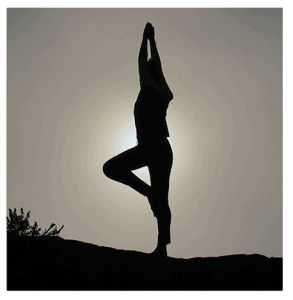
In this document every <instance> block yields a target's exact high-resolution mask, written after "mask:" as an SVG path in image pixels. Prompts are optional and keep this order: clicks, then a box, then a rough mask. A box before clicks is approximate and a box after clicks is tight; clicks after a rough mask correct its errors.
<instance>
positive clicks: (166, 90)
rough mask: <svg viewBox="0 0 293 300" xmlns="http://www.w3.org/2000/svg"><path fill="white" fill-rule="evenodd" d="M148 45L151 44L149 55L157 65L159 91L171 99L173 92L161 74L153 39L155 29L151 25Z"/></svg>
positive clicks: (160, 64)
mask: <svg viewBox="0 0 293 300" xmlns="http://www.w3.org/2000/svg"><path fill="white" fill-rule="evenodd" d="M149 40H150V45H151V56H152V60H153V61H154V62H155V63H156V67H157V71H158V73H159V78H160V80H159V83H158V85H159V90H160V93H161V94H162V95H163V96H164V97H165V98H166V99H168V100H170V101H171V100H172V99H173V94H172V92H171V90H170V88H169V86H168V84H167V82H166V79H165V77H164V74H163V70H162V63H161V59H160V55H159V52H158V49H157V45H156V41H155V30H154V27H152V30H151V33H150V38H149Z"/></svg>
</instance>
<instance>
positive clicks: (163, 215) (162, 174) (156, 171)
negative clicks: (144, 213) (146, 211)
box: [148, 139, 173, 255]
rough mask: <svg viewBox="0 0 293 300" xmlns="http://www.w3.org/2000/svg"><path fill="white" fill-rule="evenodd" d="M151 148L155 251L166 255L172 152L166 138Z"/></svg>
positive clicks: (169, 217) (168, 241)
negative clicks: (155, 220)
mask: <svg viewBox="0 0 293 300" xmlns="http://www.w3.org/2000/svg"><path fill="white" fill-rule="evenodd" d="M152 149H153V151H152V159H151V162H150V163H149V165H148V167H149V172H150V178H151V186H152V193H153V195H154V201H155V213H156V216H157V222H158V247H157V249H156V253H160V254H163V255H167V251H166V245H167V244H170V243H171V234H170V226H171V210H170V207H169V201H168V194H169V180H170V174H171V168H172V163H173V154H172V149H171V146H170V144H169V141H168V140H167V139H166V140H164V141H160V142H159V143H158V144H157V145H156V147H153V148H152Z"/></svg>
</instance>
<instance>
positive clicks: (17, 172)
mask: <svg viewBox="0 0 293 300" xmlns="http://www.w3.org/2000/svg"><path fill="white" fill-rule="evenodd" d="M7 19H8V25H7V26H8V31H7V39H8V43H7V47H8V48H7V58H8V74H7V78H8V90H7V93H8V99H7V147H8V148H7V150H8V151H7V161H8V165H7V166H8V173H7V183H8V189H7V195H8V200H7V206H8V207H10V208H14V207H16V208H17V209H18V211H19V209H20V207H23V208H24V210H25V212H27V211H28V210H31V219H30V220H31V223H32V222H33V221H35V220H36V221H37V222H38V224H39V226H40V227H42V229H45V227H46V228H48V226H49V225H50V224H51V222H54V223H56V224H57V225H58V226H59V227H60V226H61V225H63V224H64V225H65V227H64V229H63V230H62V232H61V236H62V237H63V238H66V239H77V240H80V241H84V242H90V243H94V244H97V245H101V246H109V247H114V248H118V249H129V250H137V251H143V252H151V251H152V250H153V249H154V248H155V246H156V242H157V225H156V219H155V218H153V216H152V212H151V210H150V208H149V204H148V202H147V199H146V198H145V197H143V196H141V195H139V194H138V193H137V192H135V191H133V190H131V189H130V188H129V187H127V186H124V185H122V184H120V183H117V182H115V181H112V180H110V179H108V178H107V177H105V176H104V174H103V171H102V166H103V164H104V162H105V161H107V160H108V159H109V158H111V157H112V156H114V155H117V154H119V153H120V152H122V151H124V150H126V149H128V148H130V147H132V146H135V144H136V133H135V127H134V117H133V107H134V103H135V101H136V98H137V95H138V92H139V76H138V66H137V58H138V51H139V47H140V43H141V38H142V33H143V29H144V26H145V24H146V22H151V23H152V25H153V26H154V27H155V32H156V34H155V35H156V40H157V42H158V44H157V46H158V50H159V53H160V56H161V60H162V65H163V71H164V74H165V77H166V79H167V82H168V84H169V86H170V88H171V90H172V92H173V94H174V99H173V100H172V101H171V103H170V105H169V109H168V116H167V122H168V126H169V132H170V138H169V140H170V143H171V146H172V148H173V153H174V164H173V169H172V173H171V180H170V193H169V202H170V207H171V211H172V225H171V230H172V234H171V239H172V243H171V244H170V245H169V246H168V254H169V255H170V256H173V257H184V258H189V257H195V256H220V255H228V254H235V253H247V254H249V253H259V254H263V255H266V256H282V9H280V8H271V9H269V8H259V9H257V8H253V9H245V8H234V9H231V8H227V9H219V8H217V9H212V8H172V9H168V8H154V9H151V8H144V9H130V8H120V9H113V8H112V9H105V8H95V9H69V8H63V9H62V8H57V9H49V8H47V9H36V8H34V9H16V8H15V9H8V18H7ZM136 174H138V175H139V176H140V177H141V178H142V179H144V180H145V181H147V182H148V183H149V175H148V171H147V168H143V169H141V170H138V171H136Z"/></svg>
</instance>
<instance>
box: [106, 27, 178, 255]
mask: <svg viewBox="0 0 293 300" xmlns="http://www.w3.org/2000/svg"><path fill="white" fill-rule="evenodd" d="M148 40H149V42H150V46H151V59H149V60H148V51H147V41H148ZM138 68H139V76H140V92H139V95H138V98H137V100H136V103H135V105H134V119H135V126H136V133H137V141H138V144H137V146H135V147H134V148H131V149H129V150H127V151H125V152H123V153H121V154H119V155H117V156H115V157H113V158H112V159H110V160H109V161H107V162H106V163H105V164H104V166H103V171H104V174H105V175H106V176H107V177H109V178H111V179H113V180H116V181H118V182H121V183H123V184H126V185H128V186H130V187H131V188H133V189H134V190H136V191H137V192H139V193H140V194H142V195H144V196H146V197H147V199H148V201H149V203H150V206H151V209H152V211H153V214H154V216H155V217H156V218H157V223H158V245H157V247H156V249H155V251H154V252H152V253H151V254H152V255H155V256H159V257H164V256H167V245H168V244H170V243H171V237H170V226H171V211H170V207H169V203H168V193H169V179H170V173H171V168H172V163H173V154H172V149H171V146H170V144H169V141H168V139H167V137H168V136H169V132H168V127H167V123H166V115H167V108H168V105H169V102H170V101H171V100H172V99H173V94H172V92H171V90H170V89H169V87H168V84H167V82H166V80H165V78H164V75H163V72H162V66H161V61H160V57H159V53H158V50H157V47H156V43H155V32H154V27H153V26H152V25H151V24H150V23H147V24H146V26H145V29H144V33H143V39H142V43H141V47H140V51H139V57H138ZM145 166H148V169H149V173H150V180H151V186H149V185H148V184H147V183H145V182H144V181H142V180H141V179H139V178H138V177H137V176H136V175H135V174H134V173H133V172H132V171H133V170H136V169H139V168H142V167H145Z"/></svg>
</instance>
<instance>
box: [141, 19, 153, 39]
mask: <svg viewBox="0 0 293 300" xmlns="http://www.w3.org/2000/svg"><path fill="white" fill-rule="evenodd" d="M143 36H144V37H145V38H146V39H149V40H151V39H154V38H155V29H154V27H153V26H152V24H151V23H149V22H147V24H146V25H145V28H144V32H143Z"/></svg>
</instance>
